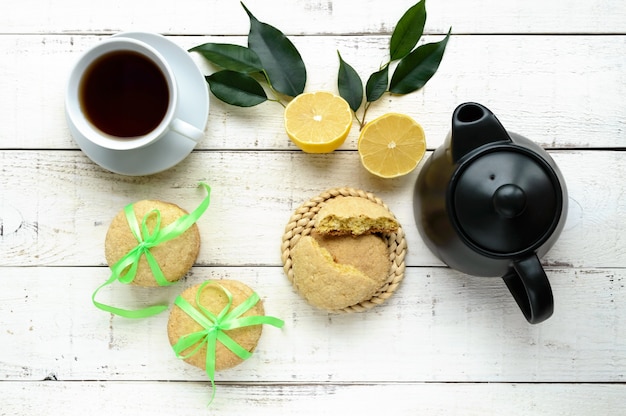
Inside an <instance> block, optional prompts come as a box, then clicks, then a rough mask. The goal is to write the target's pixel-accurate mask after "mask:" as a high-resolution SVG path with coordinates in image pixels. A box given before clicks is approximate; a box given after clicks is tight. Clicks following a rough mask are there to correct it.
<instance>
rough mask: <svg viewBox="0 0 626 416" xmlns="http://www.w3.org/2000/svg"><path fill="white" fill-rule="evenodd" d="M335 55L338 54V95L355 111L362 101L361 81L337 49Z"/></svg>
mask: <svg viewBox="0 0 626 416" xmlns="http://www.w3.org/2000/svg"><path fill="white" fill-rule="evenodd" d="M337 56H339V74H338V76H337V87H338V89H339V95H341V97H342V98H343V99H344V100H346V101H347V102H348V104H350V108H351V109H352V111H354V112H356V110H358V109H359V107H360V106H361V102H362V101H363V82H362V81H361V78H360V77H359V74H357V72H356V71H355V70H354V68H352V67H351V66H350V65H349V64H348V63H346V62H345V61H344V60H343V58H341V54H340V53H339V51H337Z"/></svg>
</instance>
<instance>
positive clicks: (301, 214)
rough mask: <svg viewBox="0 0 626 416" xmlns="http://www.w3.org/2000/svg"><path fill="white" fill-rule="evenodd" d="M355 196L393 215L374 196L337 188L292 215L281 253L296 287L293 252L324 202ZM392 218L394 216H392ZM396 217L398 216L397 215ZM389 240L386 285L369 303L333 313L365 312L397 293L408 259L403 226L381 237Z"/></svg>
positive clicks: (367, 301) (360, 191) (311, 201)
mask: <svg viewBox="0 0 626 416" xmlns="http://www.w3.org/2000/svg"><path fill="white" fill-rule="evenodd" d="M339 195H342V196H356V197H360V198H365V199H368V200H370V201H372V202H375V203H376V204H378V205H381V206H383V207H384V208H385V209H387V211H389V212H390V213H391V210H389V208H388V207H387V205H385V203H384V202H383V201H382V200H381V199H380V198H378V197H376V196H375V195H374V194H372V193H369V192H365V191H362V190H359V189H354V188H334V189H329V190H327V191H326V192H323V193H322V194H320V195H318V196H316V197H314V198H312V199H310V200H308V201H307V202H305V203H304V204H302V205H301V206H300V207H299V208H298V209H297V210H296V211H295V212H294V214H293V215H292V216H291V218H290V219H289V223H288V224H287V226H286V227H285V234H283V239H282V244H281V252H282V256H281V258H282V261H283V268H284V270H285V273H286V275H287V278H288V279H289V281H290V282H291V283H292V284H293V269H292V260H291V249H293V247H294V246H295V245H296V243H297V242H298V240H300V238H301V237H303V236H306V235H309V234H311V231H312V230H313V227H314V225H315V215H316V214H317V213H318V211H319V210H320V208H321V207H322V205H323V204H324V202H325V201H327V200H329V199H331V198H335V197H336V196H339ZM391 214H392V215H393V213H391ZM394 218H395V216H394ZM382 237H383V238H384V239H385V240H386V241H387V248H388V250H389V260H391V267H390V269H389V275H388V277H387V281H386V282H385V284H384V285H383V286H382V287H381V288H380V289H379V290H378V291H377V292H376V293H375V294H374V296H372V297H371V298H370V299H368V300H364V301H362V302H360V303H357V304H356V305H352V306H348V307H347V308H343V309H338V310H334V311H331V312H363V311H365V310H367V309H370V308H373V307H374V306H376V305H380V304H381V303H383V302H384V301H386V300H387V299H388V298H389V297H391V295H393V293H394V292H395V291H396V289H397V287H398V285H399V284H400V282H401V281H402V278H403V277H404V269H405V265H404V257H405V256H406V249H407V247H406V240H405V239H404V231H403V230H402V226H398V231H397V232H396V233H388V234H385V235H383V236H382Z"/></svg>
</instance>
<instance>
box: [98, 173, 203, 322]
mask: <svg viewBox="0 0 626 416" xmlns="http://www.w3.org/2000/svg"><path fill="white" fill-rule="evenodd" d="M200 185H201V186H203V187H204V189H206V191H207V196H206V198H204V200H203V201H202V202H201V203H200V205H199V206H198V207H197V208H196V209H195V210H194V211H193V212H192V213H190V214H186V215H183V216H182V217H180V218H178V219H177V220H176V221H174V222H172V223H171V224H169V225H168V226H166V227H164V228H161V213H160V212H159V210H157V209H155V210H152V211H150V212H148V213H147V214H146V215H144V217H143V219H142V220H141V226H140V225H139V223H138V221H137V217H136V216H135V211H134V209H133V204H128V205H126V207H124V214H125V215H126V220H127V221H128V225H129V227H130V230H131V232H132V234H133V236H134V237H135V238H136V239H137V242H138V244H137V246H135V248H133V249H132V250H130V251H129V252H128V253H127V254H126V255H124V256H123V257H122V258H121V259H119V260H118V261H117V262H116V263H115V264H114V265H113V266H111V276H110V277H109V279H108V280H107V281H106V282H104V283H103V284H102V285H100V286H99V287H98V288H97V289H96V291H95V292H94V293H93V295H92V296H91V300H92V302H93V304H94V305H95V306H96V307H97V308H99V309H102V310H103V311H105V312H110V313H113V314H115V315H119V316H122V317H125V318H147V317H149V316H153V315H156V314H159V313H161V312H163V311H165V310H166V309H167V308H168V305H153V306H148V307H146V308H142V309H137V310H128V309H122V308H117V307H114V306H110V305H105V304H103V303H100V302H98V301H96V295H97V294H98V292H99V291H100V289H102V288H103V287H105V286H107V285H110V284H111V283H113V282H115V281H116V280H118V281H119V282H120V283H123V284H128V283H130V282H132V281H133V279H134V278H135V276H136V275H137V268H138V267H139V260H141V257H142V256H145V257H146V260H147V262H148V265H149V266H150V270H151V271H152V274H153V276H154V279H155V280H156V282H157V284H158V285H159V286H168V285H171V284H172V282H170V281H168V280H167V279H166V278H165V276H164V275H163V271H162V270H161V267H160V266H159V264H158V262H157V261H156V259H155V258H154V256H153V255H152V253H151V252H150V249H151V248H152V247H156V246H158V245H159V244H163V243H165V242H166V241H169V240H173V239H174V238H176V237H179V236H180V235H182V234H183V233H184V232H185V231H187V230H188V229H189V227H191V226H192V225H193V224H194V223H195V222H196V221H198V219H199V218H200V217H201V216H202V214H204V211H206V209H207V208H208V207H209V203H210V196H211V188H210V187H209V186H208V185H207V184H205V183H200ZM152 216H155V217H156V222H155V226H154V229H153V231H152V233H150V230H148V226H147V222H148V220H149V219H150V218H151V217H152Z"/></svg>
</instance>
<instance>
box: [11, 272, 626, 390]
mask: <svg viewBox="0 0 626 416" xmlns="http://www.w3.org/2000/svg"><path fill="white" fill-rule="evenodd" d="M107 273H108V269H106V268H85V267H76V268H65V267H48V268H46V267H43V268H39V267H31V268H14V267H4V268H2V275H1V281H2V288H3V289H2V292H1V293H0V328H2V329H1V330H0V345H2V346H3V348H2V359H0V389H2V387H1V386H2V385H3V384H4V382H6V381H18V380H22V381H37V380H43V379H45V378H49V379H50V378H53V379H54V378H56V379H58V380H62V381H72V380H74V381H80V380H119V381H123V380H127V381H134V380H145V381H148V380H162V381H206V380H207V376H206V374H204V372H203V371H202V370H201V369H198V368H196V367H192V366H190V365H188V364H186V363H184V362H181V361H180V360H179V359H177V358H176V357H175V356H174V353H173V352H172V349H171V348H170V345H169V342H168V340H167V334H166V322H167V317H168V314H167V313H164V314H161V315H158V316H156V317H153V318H150V319H144V320H128V319H124V318H119V317H112V316H111V315H110V314H108V313H105V312H102V311H100V310H98V309H96V308H95V307H94V306H93V305H92V304H91V294H92V292H93V290H94V289H95V288H96V287H97V286H98V285H99V284H100V283H101V282H103V281H104V280H106V278H107ZM547 273H548V276H549V278H550V280H551V284H552V287H553V291H554V297H555V304H556V307H555V313H554V315H553V317H551V318H550V319H549V320H547V321H546V322H544V323H542V324H540V325H534V326H533V325H529V324H528V323H527V322H526V321H525V320H524V318H523V317H522V314H521V312H520V311H519V310H518V309H517V305H515V303H514V301H513V299H512V297H511V295H510V294H509V293H508V292H507V289H506V288H505V286H504V284H503V282H502V281H501V280H500V279H491V278H482V279H479V278H468V277H467V276H463V275H461V274H459V273H452V272H450V271H449V270H447V269H445V268H423V267H411V268H408V269H407V272H406V276H405V279H404V280H403V282H402V284H401V285H400V287H399V289H398V291H397V292H396V293H395V294H394V295H393V296H392V297H391V298H390V299H389V300H388V301H387V302H386V303H385V304H383V305H381V306H378V307H376V308H374V309H371V310H369V311H367V312H364V313H358V314H327V313H325V312H322V311H319V310H317V309H314V308H312V307H310V306H309V305H307V304H306V303H305V302H304V300H303V299H302V298H301V297H300V296H299V295H297V294H296V293H295V292H294V290H293V288H292V286H291V284H290V283H289V282H288V280H287V279H286V277H285V275H284V273H283V271H282V269H281V268H280V267H256V268H254V267H226V268H222V267H196V268H194V269H193V270H192V273H191V274H190V276H189V277H188V278H187V279H186V280H185V281H183V282H180V283H179V284H176V285H173V286H170V287H167V288H158V289H153V290H149V289H141V288H132V287H127V286H124V285H121V284H116V285H114V286H112V287H110V288H107V289H105V290H103V291H102V293H101V294H100V295H99V298H98V299H99V300H100V301H102V302H105V303H109V304H115V305H118V306H126V307H139V306H141V305H147V304H151V303H157V302H166V303H169V304H171V303H172V302H173V300H174V298H175V297H176V296H177V295H178V293H180V292H181V291H182V290H183V289H184V288H186V287H188V286H190V285H192V284H195V283H199V282H202V281H204V280H206V279H222V278H226V279H228V278H230V279H236V280H240V281H242V282H244V283H246V284H248V285H249V286H251V287H252V288H254V290H256V291H257V293H259V295H260V296H261V298H262V299H263V302H264V306H265V310H266V314H268V315H271V316H276V317H279V318H282V319H284V320H285V327H284V328H283V329H277V328H273V327H267V328H265V329H264V331H263V336H262V338H261V340H260V342H259V345H258V347H257V349H256V351H255V354H254V355H253V356H252V357H251V358H250V359H249V360H248V361H246V362H244V363H243V364H241V365H239V366H237V367H235V368H233V369H231V370H227V371H223V372H219V373H218V374H217V375H216V380H217V382H218V384H221V383H222V382H229V381H236V382H241V381H245V382H255V383H256V382H279V383H287V384H291V383H311V382H313V383H349V384H363V383H365V384H369V383H379V382H383V383H386V382H408V383H414V382H481V383H482V382H524V383H526V382H533V383H538V382H572V383H577V382H598V383H608V382H616V383H623V382H624V381H625V380H624V377H625V374H624V371H623V369H624V368H625V366H626V357H625V356H624V354H623V351H624V350H625V348H626V308H625V306H624V305H626V288H625V281H626V270H624V269H609V268H607V269H548V270H547ZM2 380H4V381H2ZM25 386H28V385H27V384H25ZM67 386H76V388H78V389H79V388H80V384H79V383H75V384H67ZM28 389H29V391H31V390H30V389H31V388H30V387H28Z"/></svg>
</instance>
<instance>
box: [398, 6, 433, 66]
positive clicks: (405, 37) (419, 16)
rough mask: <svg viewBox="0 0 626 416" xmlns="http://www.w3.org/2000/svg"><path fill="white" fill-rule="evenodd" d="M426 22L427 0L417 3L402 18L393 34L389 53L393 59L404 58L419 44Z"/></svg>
mask: <svg viewBox="0 0 626 416" xmlns="http://www.w3.org/2000/svg"><path fill="white" fill-rule="evenodd" d="M425 24H426V0H422V1H420V2H419V3H417V4H415V5H414V6H413V7H411V8H410V9H409V10H407V11H406V12H405V13H404V15H402V17H401V18H400V20H399V21H398V23H397V24H396V28H395V29H394V31H393V34H392V35H391V43H390V45H389V53H390V55H391V60H392V61H395V60H397V59H402V58H404V57H405V56H407V55H408V54H409V52H411V51H412V50H413V48H414V47H415V45H417V41H419V39H420V38H421V37H422V34H423V33H424V25H425Z"/></svg>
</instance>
